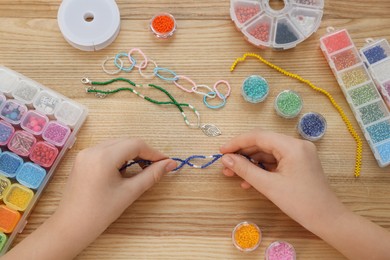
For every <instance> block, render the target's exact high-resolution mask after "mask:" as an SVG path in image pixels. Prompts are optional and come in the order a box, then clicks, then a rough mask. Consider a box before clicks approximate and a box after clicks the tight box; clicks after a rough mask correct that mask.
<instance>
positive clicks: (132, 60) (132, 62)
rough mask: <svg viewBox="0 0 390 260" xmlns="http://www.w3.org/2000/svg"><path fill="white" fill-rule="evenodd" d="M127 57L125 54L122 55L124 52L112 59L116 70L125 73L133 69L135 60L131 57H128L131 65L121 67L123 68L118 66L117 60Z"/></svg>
mask: <svg viewBox="0 0 390 260" xmlns="http://www.w3.org/2000/svg"><path fill="white" fill-rule="evenodd" d="M128 56H129V55H128V54H127V53H124V52H120V53H118V54H117V55H115V59H114V64H115V66H116V67H117V68H118V69H121V70H123V71H126V72H130V71H131V70H132V69H133V68H134V64H135V63H136V60H135V59H134V58H133V57H131V56H130V57H129V60H130V61H131V62H130V63H131V65H130V66H129V67H127V68H126V67H123V66H119V64H118V59H119V58H120V57H128Z"/></svg>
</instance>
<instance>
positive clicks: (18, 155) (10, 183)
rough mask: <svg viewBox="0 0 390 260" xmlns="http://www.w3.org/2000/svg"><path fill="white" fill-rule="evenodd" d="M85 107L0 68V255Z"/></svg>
mask: <svg viewBox="0 0 390 260" xmlns="http://www.w3.org/2000/svg"><path fill="white" fill-rule="evenodd" d="M87 113H88V112H87V109H86V108H85V107H84V106H82V105H81V104H78V103H76V102H74V101H72V100H70V99H69V98H66V97H65V96H62V95H60V94H59V93H57V92H55V91H53V90H50V89H48V88H46V87H44V86H42V85H41V84H39V83H37V82H35V81H33V80H31V79H29V78H27V77H25V76H23V75H21V74H19V73H17V72H15V71H12V70H10V69H8V68H5V67H2V66H0V148H1V149H0V255H3V254H4V253H5V252H6V251H7V250H8V248H9V247H10V245H11V244H12V241H13V240H14V238H15V237H16V235H17V233H20V232H22V231H23V229H24V227H25V225H26V224H27V217H28V216H29V214H30V213H31V210H32V208H33V207H34V205H35V204H36V203H37V202H38V199H39V197H40V195H41V194H42V191H43V189H44V188H45V186H46V185H47V183H48V181H49V180H50V178H51V176H52V175H53V173H54V171H55V169H56V167H57V165H58V163H59V162H60V160H61V158H62V157H63V156H64V154H65V152H66V151H67V150H68V149H70V148H71V146H72V145H73V143H74V142H75V140H76V134H77V133H78V131H79V129H80V127H81V126H82V124H83V123H84V121H85V119H86V117H87Z"/></svg>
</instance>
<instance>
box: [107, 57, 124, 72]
mask: <svg viewBox="0 0 390 260" xmlns="http://www.w3.org/2000/svg"><path fill="white" fill-rule="evenodd" d="M109 60H115V57H106V59H105V60H104V61H103V63H102V69H103V71H104V72H105V73H107V74H109V75H115V74H118V73H119V72H121V71H122V68H123V60H122V59H121V58H118V59H117V60H119V61H120V63H121V65H120V67H119V68H118V69H117V70H114V71H109V70H107V69H106V63H107V61H109Z"/></svg>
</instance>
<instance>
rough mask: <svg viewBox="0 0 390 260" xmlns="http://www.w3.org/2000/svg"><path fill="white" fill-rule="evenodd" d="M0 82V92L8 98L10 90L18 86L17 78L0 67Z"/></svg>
mask: <svg viewBox="0 0 390 260" xmlns="http://www.w3.org/2000/svg"><path fill="white" fill-rule="evenodd" d="M0 82H1V84H0V92H2V93H4V94H5V95H6V96H9V97H10V96H11V92H12V90H14V89H15V87H16V86H17V85H18V82H19V78H18V77H15V75H13V73H12V72H11V71H9V70H7V69H6V68H1V67H0Z"/></svg>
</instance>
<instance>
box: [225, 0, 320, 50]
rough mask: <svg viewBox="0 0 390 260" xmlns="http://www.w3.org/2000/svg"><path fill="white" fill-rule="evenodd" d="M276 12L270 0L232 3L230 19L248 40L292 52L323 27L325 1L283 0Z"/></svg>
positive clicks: (234, 1) (246, 0) (235, 1)
mask: <svg viewBox="0 0 390 260" xmlns="http://www.w3.org/2000/svg"><path fill="white" fill-rule="evenodd" d="M283 2H284V8H282V9H281V10H274V9H272V7H271V6H270V4H269V0H231V1H230V16H231V18H232V20H233V21H234V23H235V25H236V27H237V28H238V29H239V30H240V31H241V32H242V33H243V34H244V36H245V38H246V39H247V40H248V41H249V42H250V43H252V44H253V45H255V46H258V47H272V48H275V49H281V50H285V49H290V48H293V47H295V46H296V45H297V44H298V43H300V42H302V41H304V40H305V39H307V38H308V37H309V36H310V35H312V34H313V33H314V32H315V31H317V29H318V27H319V26H320V23H321V19H322V15H323V11H322V9H323V7H324V0H283Z"/></svg>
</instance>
